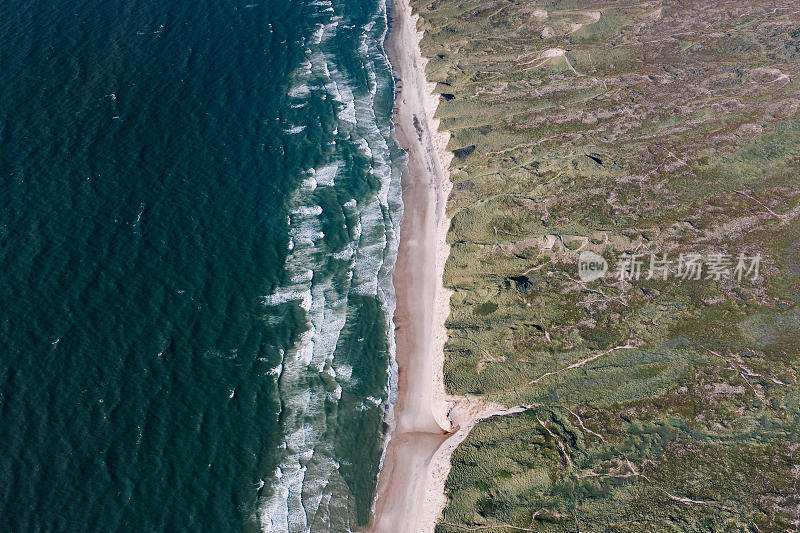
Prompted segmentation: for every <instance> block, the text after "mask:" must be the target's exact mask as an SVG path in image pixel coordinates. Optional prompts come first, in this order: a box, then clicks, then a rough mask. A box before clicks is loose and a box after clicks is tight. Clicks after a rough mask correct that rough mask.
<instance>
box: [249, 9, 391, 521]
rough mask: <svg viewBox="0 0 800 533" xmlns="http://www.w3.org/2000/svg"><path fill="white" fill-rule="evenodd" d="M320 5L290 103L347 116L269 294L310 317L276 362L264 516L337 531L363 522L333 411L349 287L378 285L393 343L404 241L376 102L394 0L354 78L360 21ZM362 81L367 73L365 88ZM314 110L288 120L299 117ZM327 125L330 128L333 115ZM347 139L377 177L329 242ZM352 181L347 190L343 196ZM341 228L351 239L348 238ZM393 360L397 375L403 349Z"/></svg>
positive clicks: (305, 179)
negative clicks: (344, 468)
mask: <svg viewBox="0 0 800 533" xmlns="http://www.w3.org/2000/svg"><path fill="white" fill-rule="evenodd" d="M311 5H315V6H318V7H320V8H322V9H320V12H318V13H317V14H316V15H315V16H317V17H318V18H317V19H316V20H314V22H315V23H316V25H315V26H314V33H313V35H311V36H309V38H308V40H307V41H306V42H305V49H306V58H305V60H304V61H303V62H302V63H301V64H300V65H298V67H297V68H296V69H295V70H294V71H293V73H292V75H291V81H292V87H291V88H290V90H289V96H290V97H292V98H295V99H305V100H303V101H302V102H294V103H292V104H291V105H293V106H295V105H298V106H299V105H303V106H305V105H306V103H311V102H313V101H314V100H313V98H315V97H320V98H327V99H328V100H329V101H334V102H336V115H337V119H338V122H337V123H336V124H335V125H334V126H333V127H331V128H330V130H329V131H328V134H329V136H330V137H329V140H327V141H326V140H321V141H320V147H324V148H325V150H330V151H331V152H332V153H333V155H331V157H330V158H329V161H326V162H324V163H322V164H317V163H314V167H315V168H312V169H309V170H308V171H307V172H305V173H304V175H302V176H298V178H299V180H298V181H299V182H300V183H299V185H298V187H297V190H296V191H295V192H294V193H293V194H292V195H291V196H290V198H289V200H288V205H287V206H286V209H287V212H288V213H289V216H288V219H287V223H288V227H289V235H288V255H287V257H286V260H285V264H284V269H283V270H284V277H283V279H284V280H285V282H284V283H283V284H282V285H281V286H280V287H278V288H277V289H276V290H275V291H273V293H272V294H270V295H268V296H265V297H264V303H265V304H266V305H290V304H292V303H294V304H296V305H297V306H298V308H299V309H302V311H303V312H304V313H305V319H306V327H305V330H304V331H303V332H302V333H299V334H298V335H297V337H296V339H295V342H294V345H293V346H292V347H291V348H290V349H288V350H287V351H286V353H285V354H283V360H282V362H281V364H280V365H279V366H278V367H275V368H273V369H272V370H270V372H269V373H270V374H272V375H277V376H279V378H278V386H279V394H280V397H281V402H282V406H283V412H282V414H281V420H282V422H283V424H284V434H285V437H284V443H283V450H282V451H283V454H284V455H283V458H282V460H281V462H280V465H279V468H278V470H276V473H275V476H273V477H271V478H269V477H268V478H267V479H266V481H267V487H266V489H265V490H266V491H267V494H266V495H265V497H264V500H263V501H262V505H261V507H260V512H259V518H260V521H261V524H262V528H263V529H264V530H265V531H269V532H272V531H276V532H277V531H281V532H287V531H288V532H290V533H295V532H309V531H312V530H313V531H320V532H323V531H327V532H337V533H338V532H345V531H350V530H351V529H352V528H354V527H355V522H354V514H353V503H354V500H353V498H354V496H353V494H352V493H351V490H350V488H349V487H348V486H347V484H346V483H345V482H344V480H343V479H342V478H341V475H340V474H339V471H338V470H339V466H340V465H339V463H338V461H337V459H336V457H337V455H336V452H335V450H334V449H333V445H332V443H331V440H330V438H331V437H330V434H331V433H330V432H331V429H329V428H328V421H329V420H335V419H336V417H335V416H333V415H331V414H330V410H331V409H337V408H338V403H339V401H340V400H341V398H342V396H343V394H344V393H345V391H354V390H357V388H356V387H355V386H356V384H357V383H358V377H357V376H355V375H354V373H353V367H352V366H351V365H350V364H348V363H347V362H346V361H345V359H346V358H347V352H344V351H342V353H341V354H340V353H337V347H338V346H339V344H340V339H341V338H342V334H343V333H342V332H343V331H347V332H349V331H351V328H350V327H349V325H348V317H349V316H350V317H356V316H358V315H357V313H355V312H350V313H348V310H349V307H348V306H349V305H352V304H351V298H350V296H352V295H354V294H366V295H372V296H376V297H377V298H378V299H379V301H380V303H381V305H382V307H383V311H384V312H385V313H387V320H388V322H389V328H388V331H387V333H386V335H387V340H388V343H389V346H390V350H392V353H393V350H394V337H393V327H392V326H391V314H392V312H393V310H394V296H393V287H392V284H391V275H390V274H391V269H392V267H393V263H394V257H395V254H396V248H397V241H398V228H399V211H400V186H399V179H398V178H399V176H398V175H397V173H396V172H393V167H392V160H391V157H392V154H391V152H390V148H389V144H390V141H389V135H390V133H391V124H390V122H389V121H388V120H387V118H388V117H382V118H381V119H380V120H379V119H378V118H377V117H376V113H375V109H374V107H375V105H376V101H375V99H376V95H378V94H379V93H378V91H379V89H381V88H382V89H385V91H383V92H382V93H380V94H382V98H383V99H384V100H383V102H384V103H385V102H386V98H387V95H386V93H387V92H388V90H389V87H390V86H389V83H391V77H390V75H389V70H388V62H387V59H386V57H385V54H384V53H383V50H382V41H383V37H384V35H385V23H386V20H385V17H386V14H385V5H384V4H383V3H382V2H377V3H376V6H377V7H376V10H377V14H376V17H375V20H374V21H372V22H370V23H369V24H367V25H366V26H364V27H363V28H362V29H361V35H360V39H359V42H358V53H359V54H360V56H359V57H360V59H361V61H362V65H361V67H362V68H363V72H362V73H360V74H358V76H357V77H354V78H351V74H352V73H353V72H354V69H353V66H352V65H351V64H349V63H342V62H341V61H340V59H339V57H340V55H341V50H339V49H337V48H336V46H334V45H333V44H331V43H334V42H335V41H334V40H332V37H334V36H335V35H336V33H337V32H339V31H341V32H342V33H344V32H345V31H348V30H351V29H352V28H353V26H352V25H351V24H348V23H347V22H348V21H345V20H343V19H342V18H341V17H340V16H339V15H337V14H336V11H337V10H338V9H339V4H334V3H332V2H330V1H329V0H316V1H315V2H313V3H312V4H311ZM325 17H327V19H325ZM378 20H382V21H383V24H382V25H381V28H380V29H379V30H378V29H376V26H375V24H376V23H377V21H378ZM340 21H341V23H340ZM348 60H349V58H348ZM343 67H344V68H343ZM377 72H380V73H381V78H382V80H379V79H378V75H377V74H376V73H377ZM362 80H367V82H368V83H367V84H366V85H367V86H366V87H364V82H363V81H362ZM312 95H313V96H312ZM309 108H310V106H309ZM389 108H390V106H389ZM295 109H297V111H293V113H296V114H297V116H301V114H302V113H306V108H302V109H301V108H299V107H298V108H295ZM387 110H388V109H387ZM292 116H294V115H292ZM303 120H304V119H300V120H297V119H295V120H292V121H288V120H287V121H288V122H289V124H291V123H292V122H294V123H295V124H297V123H302V121H303ZM305 120H308V119H307V118H306V119H305ZM309 124H310V123H309ZM315 124H316V123H315ZM296 127H297V126H293V127H292V128H290V129H289V130H288V132H291V130H292V129H294V128H296ZM313 129H314V132H315V133H316V132H317V131H319V130H320V128H317V127H316V126H314V128H313ZM322 131H323V133H324V132H325V131H327V130H325V129H324V123H323V128H322ZM298 133H299V132H298ZM348 143H352V146H354V147H356V148H357V149H358V152H360V153H361V154H363V155H364V156H365V157H366V158H367V159H368V161H369V162H371V167H372V170H371V174H372V177H370V178H369V180H368V183H370V184H371V183H377V184H378V186H377V187H375V188H373V189H371V190H370V192H366V193H359V194H360V196H358V198H352V199H350V200H348V201H347V202H344V203H343V204H342V205H341V206H340V207H341V215H344V217H343V220H344V222H343V223H344V224H345V226H344V228H342V230H343V231H339V230H335V232H334V235H337V240H336V241H335V242H337V244H336V245H335V246H334V245H333V244H332V242H333V241H330V239H329V240H328V241H330V242H327V241H326V237H325V235H324V232H323V228H326V231H327V227H328V226H327V225H325V224H331V221H332V220H337V218H336V217H337V216H339V215H338V214H337V212H336V211H337V210H336V206H331V204H330V198H331V196H330V189H328V188H335V187H337V186H339V185H340V183H341V184H345V183H348V180H349V179H351V178H352V176H350V175H346V174H343V173H344V172H345V170H346V169H349V168H351V167H350V165H349V164H348V165H347V166H345V161H350V159H351V158H352V157H353V156H352V153H353V150H352V148H351V147H350V145H349V144H348ZM345 148H347V151H344V149H345ZM325 153H329V152H325ZM343 155H345V156H346V157H343ZM341 192H343V191H339V190H336V194H337V195H338V194H341ZM335 197H336V196H334V198H335ZM323 198H324V199H325V201H324V202H323ZM345 198H348V197H347V196H346V197H345ZM322 205H325V210H324V211H323V208H322ZM323 222H325V224H323ZM339 235H345V236H346V237H345V240H347V239H349V241H348V242H344V243H342V242H341V239H340V237H339ZM334 272H338V273H337V274H336V275H334ZM353 301H355V300H353ZM359 340H363V339H359ZM392 365H393V366H392V370H391V373H392V375H393V376H395V375H396V371H395V370H394V359H393V357H392ZM273 379H274V378H273ZM393 379H394V378H393ZM391 386H392V385H391V384H390V383H387V384H386V391H385V392H386V394H387V395H388V396H389V399H390V400H391V399H392V398H394V396H395V394H394V393H393V392H392V389H391ZM361 406H363V408H365V409H367V408H372V409H374V408H385V409H386V413H387V420H390V419H391V406H390V405H389V404H388V403H387V402H386V401H385V400H384V399H382V398H379V397H377V396H370V397H367V398H363V401H362V403H361ZM357 408H360V407H357Z"/></svg>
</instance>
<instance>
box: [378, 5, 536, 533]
mask: <svg viewBox="0 0 800 533" xmlns="http://www.w3.org/2000/svg"><path fill="white" fill-rule="evenodd" d="M388 3H389V9H388V14H389V31H388V35H387V38H386V41H385V43H384V48H385V50H386V53H387V55H388V57H389V61H390V63H391V65H392V75H393V77H394V79H395V84H396V85H395V105H394V109H393V113H392V120H393V122H394V126H395V139H396V141H397V143H398V144H399V145H400V147H401V148H402V149H403V150H404V151H405V152H406V153H407V154H408V162H407V166H406V168H405V169H404V170H403V175H402V178H401V181H402V196H403V220H402V222H401V229H400V246H399V249H398V255H397V261H396V263H395V269H394V273H393V276H392V281H393V283H394V287H395V298H396V307H395V314H394V326H395V331H394V333H395V361H394V364H396V366H397V374H396V376H397V383H396V394H397V396H396V401H395V403H394V405H393V416H392V420H391V423H392V425H391V427H390V431H389V434H388V436H387V443H386V448H385V451H384V454H383V457H382V467H381V469H380V471H379V474H378V483H377V487H376V491H375V498H374V500H373V516H372V520H371V522H370V524H369V526H368V528H367V531H370V532H376V533H384V532H385V533H403V532H407V533H419V532H424V533H427V532H432V531H433V530H434V528H435V526H436V522H437V520H438V518H439V516H440V515H441V512H442V509H443V508H444V506H445V503H446V496H445V494H444V485H445V481H446V480H447V475H448V474H449V472H450V457H451V455H452V453H453V451H454V450H455V449H456V447H457V446H458V445H459V444H460V443H461V442H462V441H463V440H464V439H465V438H466V436H467V435H468V434H469V431H470V430H471V429H472V428H473V427H474V426H475V424H476V423H477V422H478V421H480V420H482V419H484V418H488V417H491V416H495V415H501V414H510V413H514V412H519V411H521V410H523V408H512V409H505V408H503V407H502V406H499V405H494V404H486V403H483V402H479V401H477V400H476V399H473V398H465V397H453V396H449V395H447V394H446V393H445V390H444V378H443V374H442V365H443V363H444V344H445V342H446V341H447V330H446V328H445V325H444V324H445V320H446V319H447V316H448V315H449V313H450V295H451V291H450V290H448V289H446V288H444V287H443V285H442V274H443V272H444V266H445V262H446V261H447V258H448V256H449V254H450V246H449V245H448V244H447V233H448V230H449V228H450V219H449V218H447V198H448V196H449V194H450V190H451V189H452V184H451V183H450V179H449V170H448V169H449V165H450V162H451V160H452V159H453V153H452V152H450V151H448V150H447V144H448V142H449V140H450V134H449V133H448V132H446V131H442V132H440V131H439V120H438V119H436V118H434V114H435V113H436V109H437V108H438V106H439V95H438V94H437V93H435V92H434V89H435V88H436V84H435V83H430V82H428V80H427V79H426V78H425V66H426V65H427V63H428V60H427V59H426V58H424V57H422V55H421V53H420V48H419V42H420V40H421V39H422V35H423V33H422V32H418V31H417V29H416V28H417V21H418V19H419V17H418V16H417V15H414V14H413V13H412V9H411V7H410V4H409V1H408V0H388Z"/></svg>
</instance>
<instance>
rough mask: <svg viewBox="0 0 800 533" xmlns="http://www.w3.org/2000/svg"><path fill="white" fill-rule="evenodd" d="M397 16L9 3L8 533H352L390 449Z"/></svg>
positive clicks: (373, 8) (2, 457)
mask: <svg viewBox="0 0 800 533" xmlns="http://www.w3.org/2000/svg"><path fill="white" fill-rule="evenodd" d="M384 9H385V8H384V5H383V4H382V3H381V2H380V1H373V0H358V1H348V2H344V1H340V2H336V1H334V2H333V3H331V2H329V1H326V0H323V1H319V0H318V1H311V0H298V1H289V2H287V1H276V0H269V1H266V2H263V1H262V2H259V1H258V0H246V1H242V2H238V1H211V2H189V1H185V0H174V1H171V2H156V1H154V0H112V1H108V2H88V1H85V0H69V1H66V0H47V1H45V0H33V1H26V2H22V1H19V0H11V1H8V2H3V3H0V72H2V80H3V81H2V83H0V479H1V480H2V483H0V531H12V532H18V531H26V532H27V531H48V532H49V531H126V532H127V531H258V530H263V531H292V532H295V531H348V530H351V529H356V528H357V527H358V525H360V524H363V523H365V522H366V520H367V519H368V516H369V508H370V504H371V501H372V492H373V489H374V484H375V478H376V474H377V470H378V465H379V460H380V455H381V451H382V424H383V420H384V415H385V412H386V407H387V403H388V396H389V390H388V381H389V376H388V372H389V366H390V365H389V353H390V351H391V349H392V339H391V337H390V336H389V334H388V333H387V331H388V330H389V329H390V324H389V323H388V321H387V316H390V313H391V311H392V309H393V297H392V293H391V285H390V283H389V275H390V272H391V268H392V264H393V261H394V253H395V250H396V245H397V227H398V223H399V214H400V205H399V180H398V172H397V168H396V167H397V165H398V164H399V161H400V157H398V152H397V150H396V148H395V147H394V145H393V144H392V142H391V141H390V127H391V125H390V112H391V105H392V94H393V87H392V83H391V75H390V71H389V67H388V64H387V63H386V60H385V57H384V54H383V50H382V46H381V45H382V39H383V34H384V31H385V29H386V20H385V12H384Z"/></svg>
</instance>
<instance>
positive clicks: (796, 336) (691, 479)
mask: <svg viewBox="0 0 800 533" xmlns="http://www.w3.org/2000/svg"><path fill="white" fill-rule="evenodd" d="M412 5H413V7H414V9H415V12H416V13H418V14H419V15H420V17H421V18H420V21H419V29H420V30H424V31H425V36H424V38H423V40H422V42H421V47H422V53H423V55H424V56H426V57H428V58H429V60H430V62H429V64H428V66H427V76H428V79H429V80H431V81H435V82H436V84H437V85H436V90H437V91H438V92H439V93H440V94H441V103H440V106H439V109H438V111H437V117H439V118H440V119H441V128H442V129H445V130H449V131H450V132H451V134H452V137H451V140H450V146H449V149H451V150H452V151H453V152H454V154H455V157H454V159H453V162H452V164H451V168H450V170H451V180H452V182H453V190H452V193H451V195H450V198H449V200H448V214H449V216H450V217H451V218H452V223H451V228H450V232H449V235H448V241H449V243H450V245H451V254H450V258H449V260H448V262H447V264H446V267H445V274H444V284H445V286H446V287H448V288H449V289H451V290H452V291H453V294H452V297H451V302H450V303H451V315H450V317H449V319H448V321H447V324H446V326H447V329H448V335H449V340H448V342H447V344H446V346H445V363H444V379H445V385H446V388H447V392H448V393H450V394H454V395H469V396H473V397H476V398H480V399H483V400H486V401H491V402H497V403H499V404H504V405H508V406H512V405H526V406H529V409H528V410H527V411H525V412H523V413H520V414H516V415H511V416H504V417H494V418H491V419H488V420H485V421H483V422H481V423H479V424H478V425H477V426H476V427H475V429H474V430H473V431H472V432H471V434H470V435H469V437H468V438H467V439H466V440H465V441H464V442H463V443H462V444H461V445H460V447H459V448H458V449H457V450H456V452H455V453H454V455H453V458H452V470H451V472H450V475H449V478H448V480H447V484H446V493H447V497H448V504H447V506H446V508H445V510H444V514H443V517H442V519H441V521H440V523H439V525H438V526H437V531H438V532H439V533H445V532H447V533H455V532H459V531H466V530H474V531H495V532H501V531H502V532H512V531H526V530H528V531H582V532H585V531H786V530H793V529H797V528H798V527H800V493H798V477H800V453H798V448H799V447H800V444H799V443H800V425H799V424H798V416H800V405H799V401H800V386H799V385H798V375H797V371H798V355H799V354H800V306H799V305H798V304H800V7H798V5H797V4H796V2H794V1H792V0H779V1H774V2H755V1H744V0H731V1H725V2H701V1H694V0H690V1H663V2H662V1H653V2H614V1H612V2H607V1H603V2H600V1H555V0H554V1H528V2H522V1H518V0H513V1H512V0H498V1H486V0H433V1H429V0H423V1H417V0H415V1H413V2H412ZM586 251H592V252H595V253H596V254H599V255H601V256H602V257H604V258H605V259H606V260H607V261H608V271H607V272H606V273H605V275H604V276H603V277H601V278H599V279H596V280H593V281H583V280H582V279H581V278H579V276H578V259H579V256H580V255H581V253H583V252H586ZM625 254H628V256H629V257H630V256H635V257H636V258H637V259H636V260H635V261H633V262H631V261H630V259H628V260H626V259H624V257H625ZM665 254H666V255H665ZM681 257H682V259H680V260H679V258H681ZM692 257H700V258H702V267H701V270H700V273H699V275H695V274H696V272H693V271H691V270H689V271H688V275H687V263H686V261H688V260H689V258H692ZM756 257H758V258H759V259H758V260H757V261H756V260H754V258H756ZM664 259H666V261H668V262H666V263H663V264H662V263H658V262H656V263H654V264H655V265H656V266H660V267H662V268H660V269H658V270H653V271H652V272H651V262H652V261H653V260H656V261H658V260H664ZM740 259H741V260H742V261H744V260H745V259H747V263H746V264H743V263H740ZM754 262H755V263H757V264H758V267H759V270H758V273H757V275H756V272H755V271H754V270H753V268H752V267H753V266H754V264H753V263H754ZM636 265H639V267H640V268H641V272H640V273H639V275H637V272H636V268H637V266H636ZM737 267H739V268H738V270H737ZM620 272H621V275H620ZM648 278H649V279H648ZM695 278H699V279H695Z"/></svg>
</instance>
